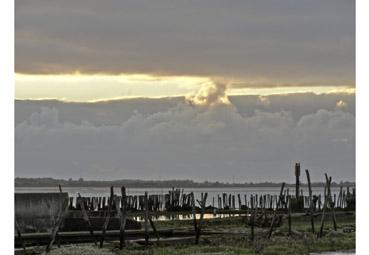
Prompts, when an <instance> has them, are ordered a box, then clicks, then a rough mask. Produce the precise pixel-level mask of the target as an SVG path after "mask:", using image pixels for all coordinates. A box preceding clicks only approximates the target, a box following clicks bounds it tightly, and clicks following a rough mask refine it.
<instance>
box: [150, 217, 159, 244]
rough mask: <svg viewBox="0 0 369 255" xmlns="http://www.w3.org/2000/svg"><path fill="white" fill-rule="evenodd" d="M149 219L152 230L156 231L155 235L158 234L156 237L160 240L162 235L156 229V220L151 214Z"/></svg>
mask: <svg viewBox="0 0 369 255" xmlns="http://www.w3.org/2000/svg"><path fill="white" fill-rule="evenodd" d="M149 221H150V225H151V228H152V230H153V231H154V234H155V236H156V239H157V240H158V241H159V240H160V236H159V233H158V231H157V230H156V227H155V224H154V221H153V220H152V217H151V216H150V217H149Z"/></svg>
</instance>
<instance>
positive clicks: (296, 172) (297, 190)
mask: <svg viewBox="0 0 369 255" xmlns="http://www.w3.org/2000/svg"><path fill="white" fill-rule="evenodd" d="M295 176H296V200H298V198H299V196H300V193H299V192H300V163H296V164H295Z"/></svg>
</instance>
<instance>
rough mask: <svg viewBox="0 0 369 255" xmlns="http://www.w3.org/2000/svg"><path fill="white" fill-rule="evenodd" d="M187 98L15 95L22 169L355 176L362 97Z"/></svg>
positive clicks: (35, 172) (87, 173)
mask: <svg viewBox="0 0 369 255" xmlns="http://www.w3.org/2000/svg"><path fill="white" fill-rule="evenodd" d="M229 101H230V102H231V103H232V104H230V105H225V104H215V105H212V106H195V105H189V104H188V103H186V102H185V100H184V99H183V98H167V99H129V100H117V101H106V102H99V103H66V102H59V101H16V103H15V117H16V127H15V166H16V173H15V174H16V176H25V177H27V176H28V177H35V176H38V177H44V176H51V177H62V178H69V177H73V178H76V177H81V176H82V177H84V178H89V179H118V178H119V179H125V178H142V179H158V178H162V179H169V178H186V179H195V180H221V181H231V180H232V178H233V176H235V178H236V180H237V181H241V182H244V181H265V180H269V181H282V180H284V181H292V180H293V175H292V167H293V164H294V162H296V161H301V162H302V166H303V168H309V169H310V170H311V173H312V179H313V181H314V180H322V178H323V174H324V172H328V173H329V174H330V175H332V176H333V178H334V179H335V180H336V181H339V180H354V177H355V170H354V169H355V108H354V107H355V97H354V95H349V94H327V95H315V94H291V95H279V96H277V95H276V96H269V97H258V96H239V97H230V98H229Z"/></svg>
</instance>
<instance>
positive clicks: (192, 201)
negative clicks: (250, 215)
mask: <svg viewBox="0 0 369 255" xmlns="http://www.w3.org/2000/svg"><path fill="white" fill-rule="evenodd" d="M191 204H192V215H193V227H194V230H195V234H196V233H197V220H196V204H195V195H194V194H193V192H191Z"/></svg>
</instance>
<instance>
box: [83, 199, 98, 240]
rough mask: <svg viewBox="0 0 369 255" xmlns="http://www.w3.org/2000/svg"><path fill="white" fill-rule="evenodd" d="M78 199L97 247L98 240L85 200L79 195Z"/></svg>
mask: <svg viewBox="0 0 369 255" xmlns="http://www.w3.org/2000/svg"><path fill="white" fill-rule="evenodd" d="M78 198H79V201H80V206H81V210H82V218H83V219H84V220H85V221H86V222H87V225H88V228H89V229H90V235H91V237H92V238H93V240H94V243H95V245H97V242H96V238H95V237H94V230H93V227H92V224H91V221H90V217H89V216H88V214H87V212H86V208H85V203H84V201H83V200H84V199H83V198H82V197H81V194H79V193H78Z"/></svg>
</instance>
